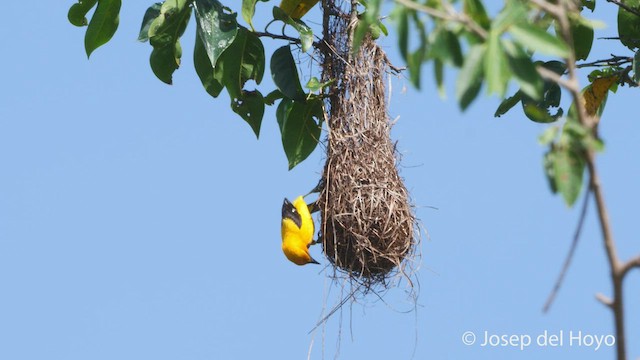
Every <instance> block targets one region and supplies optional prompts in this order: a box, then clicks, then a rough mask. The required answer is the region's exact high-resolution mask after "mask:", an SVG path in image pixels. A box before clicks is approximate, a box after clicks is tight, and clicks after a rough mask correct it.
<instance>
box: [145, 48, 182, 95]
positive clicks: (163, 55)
mask: <svg viewBox="0 0 640 360" xmlns="http://www.w3.org/2000/svg"><path fill="white" fill-rule="evenodd" d="M180 58H182V47H181V46H180V42H179V41H176V42H175V43H173V44H170V45H168V46H161V47H156V48H154V49H153V51H152V52H151V56H150V58H149V64H150V65H151V70H153V73H154V74H155V75H156V77H157V78H158V79H160V81H162V82H164V83H166V84H169V85H171V84H172V83H173V72H174V71H176V69H178V68H179V67H180Z"/></svg>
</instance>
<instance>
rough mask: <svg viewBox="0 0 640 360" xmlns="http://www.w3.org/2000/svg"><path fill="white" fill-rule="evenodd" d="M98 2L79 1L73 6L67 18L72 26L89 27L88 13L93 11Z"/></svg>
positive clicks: (90, 0)
mask: <svg viewBox="0 0 640 360" xmlns="http://www.w3.org/2000/svg"><path fill="white" fill-rule="evenodd" d="M97 1H98V0H78V2H77V3H75V4H73V5H71V7H70V8H69V13H68V14H67V18H68V19H69V22H70V23H71V24H72V25H75V26H87V24H89V22H88V21H87V18H86V16H87V13H88V12H89V10H91V9H92V8H93V7H94V6H95V5H96V2H97Z"/></svg>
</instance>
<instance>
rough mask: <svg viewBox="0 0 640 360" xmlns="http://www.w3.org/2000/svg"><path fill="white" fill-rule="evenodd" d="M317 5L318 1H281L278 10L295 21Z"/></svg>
mask: <svg viewBox="0 0 640 360" xmlns="http://www.w3.org/2000/svg"><path fill="white" fill-rule="evenodd" d="M317 3H318V0H282V2H281V3H280V8H281V9H282V10H284V12H285V13H287V15H289V16H291V18H292V19H296V20H297V19H300V18H301V17H303V16H304V14H306V13H307V12H309V10H311V8H312V7H314V6H315V5H316V4H317Z"/></svg>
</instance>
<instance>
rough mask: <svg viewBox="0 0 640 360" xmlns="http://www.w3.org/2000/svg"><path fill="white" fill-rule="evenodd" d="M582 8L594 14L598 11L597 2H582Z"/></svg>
mask: <svg viewBox="0 0 640 360" xmlns="http://www.w3.org/2000/svg"><path fill="white" fill-rule="evenodd" d="M582 6H584V7H586V8H587V9H589V10H591V12H593V11H595V10H596V0H582Z"/></svg>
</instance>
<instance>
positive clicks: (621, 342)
mask: <svg viewBox="0 0 640 360" xmlns="http://www.w3.org/2000/svg"><path fill="white" fill-rule="evenodd" d="M607 1H610V0H607ZM531 2H532V3H534V4H536V5H537V6H539V7H540V8H541V9H542V10H544V11H546V12H548V13H549V14H550V15H552V16H553V17H554V18H555V19H556V21H557V23H558V27H559V32H558V33H559V34H560V36H562V38H563V40H564V41H565V43H567V44H569V46H571V44H573V34H572V31H571V25H570V23H569V13H570V12H574V13H575V12H578V9H577V8H576V7H575V3H574V2H573V1H571V0H563V1H559V2H558V4H557V5H556V4H551V3H549V2H546V1H543V0H531ZM610 2H611V1H610ZM565 61H566V64H567V75H568V80H567V81H566V82H565V83H560V82H558V83H559V84H560V85H561V86H563V87H564V88H566V89H567V90H568V91H569V92H570V93H571V96H572V98H573V103H574V105H575V107H576V110H577V118H578V121H579V122H580V124H582V125H583V126H584V127H585V128H587V129H589V130H590V131H591V132H595V125H596V124H595V123H594V121H593V120H592V119H590V117H588V116H587V113H586V109H585V106H584V103H583V102H582V101H581V99H582V98H581V95H580V91H579V86H578V77H577V66H576V58H575V50H574V49H573V48H572V49H571V51H570V52H569V55H568V56H567V58H566V59H565ZM538 72H540V70H538ZM556 75H557V74H556ZM558 77H559V76H558ZM584 159H585V162H586V165H587V170H588V173H589V187H590V191H591V192H592V193H593V196H594V198H595V202H596V208H597V213H598V220H599V222H600V229H601V231H602V240H603V244H604V247H605V251H606V254H607V259H608V262H609V269H610V273H611V281H612V283H613V296H612V297H611V299H609V298H606V297H605V296H604V295H602V294H598V295H596V297H597V298H598V299H599V300H600V301H601V302H602V303H603V304H605V305H607V306H608V307H609V308H610V309H611V311H612V312H613V317H614V324H615V335H616V353H617V359H618V360H626V358H627V357H626V345H625V342H626V339H625V329H624V304H623V300H624V297H623V288H622V282H623V280H624V276H625V274H627V273H628V271H629V270H630V269H631V268H633V267H636V266H638V267H640V256H639V257H637V258H634V259H631V260H630V261H629V262H627V263H625V264H621V262H620V260H619V258H618V254H617V251H616V246H615V241H614V238H613V231H612V229H611V221H610V219H609V212H608V211H607V208H606V203H605V200H604V194H603V191H602V185H601V182H600V176H599V174H598V171H597V168H596V162H595V151H594V150H593V149H586V150H585V152H584Z"/></svg>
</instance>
